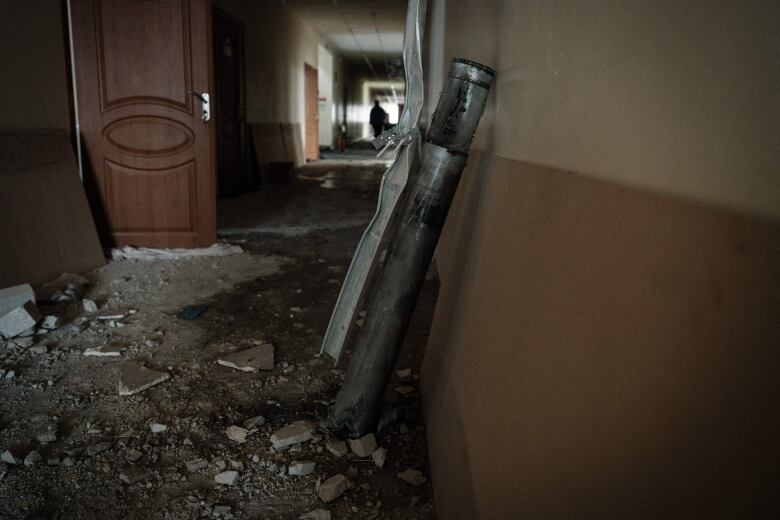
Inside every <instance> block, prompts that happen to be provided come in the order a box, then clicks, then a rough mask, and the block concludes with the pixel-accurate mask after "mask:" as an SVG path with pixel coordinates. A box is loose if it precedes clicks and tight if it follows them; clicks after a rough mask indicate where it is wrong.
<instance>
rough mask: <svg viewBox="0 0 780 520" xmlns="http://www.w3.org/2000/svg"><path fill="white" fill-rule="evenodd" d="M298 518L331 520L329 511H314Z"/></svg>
mask: <svg viewBox="0 0 780 520" xmlns="http://www.w3.org/2000/svg"><path fill="white" fill-rule="evenodd" d="M298 518H299V520H331V516H330V511H328V510H326V509H314V510H312V511H309V512H308V513H304V514H302V515H301V516H299V517H298Z"/></svg>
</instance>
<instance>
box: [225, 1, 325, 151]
mask: <svg viewBox="0 0 780 520" xmlns="http://www.w3.org/2000/svg"><path fill="white" fill-rule="evenodd" d="M214 3H215V5H216V6H217V7H219V8H220V9H222V10H223V11H225V12H227V13H228V14H230V15H232V16H233V17H235V18H238V19H239V20H240V21H241V22H243V23H244V28H245V32H244V38H245V44H246V101H247V119H248V121H249V123H296V122H297V123H301V128H303V124H302V123H303V120H304V116H305V108H304V77H303V70H304V67H303V65H304V63H308V64H309V65H311V66H313V67H315V68H316V67H317V46H318V44H319V37H318V36H317V34H316V33H315V32H314V29H312V27H311V26H310V25H309V24H307V23H306V22H305V21H304V20H303V19H302V18H301V17H300V16H298V15H297V14H296V13H295V12H294V11H293V10H292V9H290V8H288V7H285V6H283V5H281V3H279V2H256V1H252V2H246V1H242V0H215V2H214ZM302 137H305V136H302Z"/></svg>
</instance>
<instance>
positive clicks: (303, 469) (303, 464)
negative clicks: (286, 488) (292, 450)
mask: <svg viewBox="0 0 780 520" xmlns="http://www.w3.org/2000/svg"><path fill="white" fill-rule="evenodd" d="M316 466H317V464H316V463H315V462H313V461H310V460H294V461H292V462H291V463H290V467H289V468H287V472H288V473H289V474H290V475H295V476H297V477H305V476H306V475H311V474H312V473H314V468H315V467H316Z"/></svg>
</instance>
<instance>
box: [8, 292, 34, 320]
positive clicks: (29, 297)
mask: <svg viewBox="0 0 780 520" xmlns="http://www.w3.org/2000/svg"><path fill="white" fill-rule="evenodd" d="M25 302H33V303H35V292H34V291H33V288H32V287H31V286H30V284H23V285H15V286H13V287H6V288H5V289H0V316H4V315H5V314H6V313H7V312H10V311H12V310H14V309H15V308H17V307H19V306H21V305H24V304H25Z"/></svg>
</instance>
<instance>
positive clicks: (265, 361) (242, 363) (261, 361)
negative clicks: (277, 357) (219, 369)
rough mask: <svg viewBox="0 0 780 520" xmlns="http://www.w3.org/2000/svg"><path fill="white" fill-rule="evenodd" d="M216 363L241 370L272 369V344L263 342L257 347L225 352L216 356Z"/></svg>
mask: <svg viewBox="0 0 780 520" xmlns="http://www.w3.org/2000/svg"><path fill="white" fill-rule="evenodd" d="M217 363H219V364H220V365H222V366H225V367H229V368H235V369H236V370H241V371H242V372H254V371H256V370H273V369H274V346H273V345H271V344H270V343H265V344H263V345H260V346H259V347H252V348H248V349H246V350H241V351H239V352H233V353H232V354H226V355H224V356H220V357H219V358H217Z"/></svg>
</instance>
